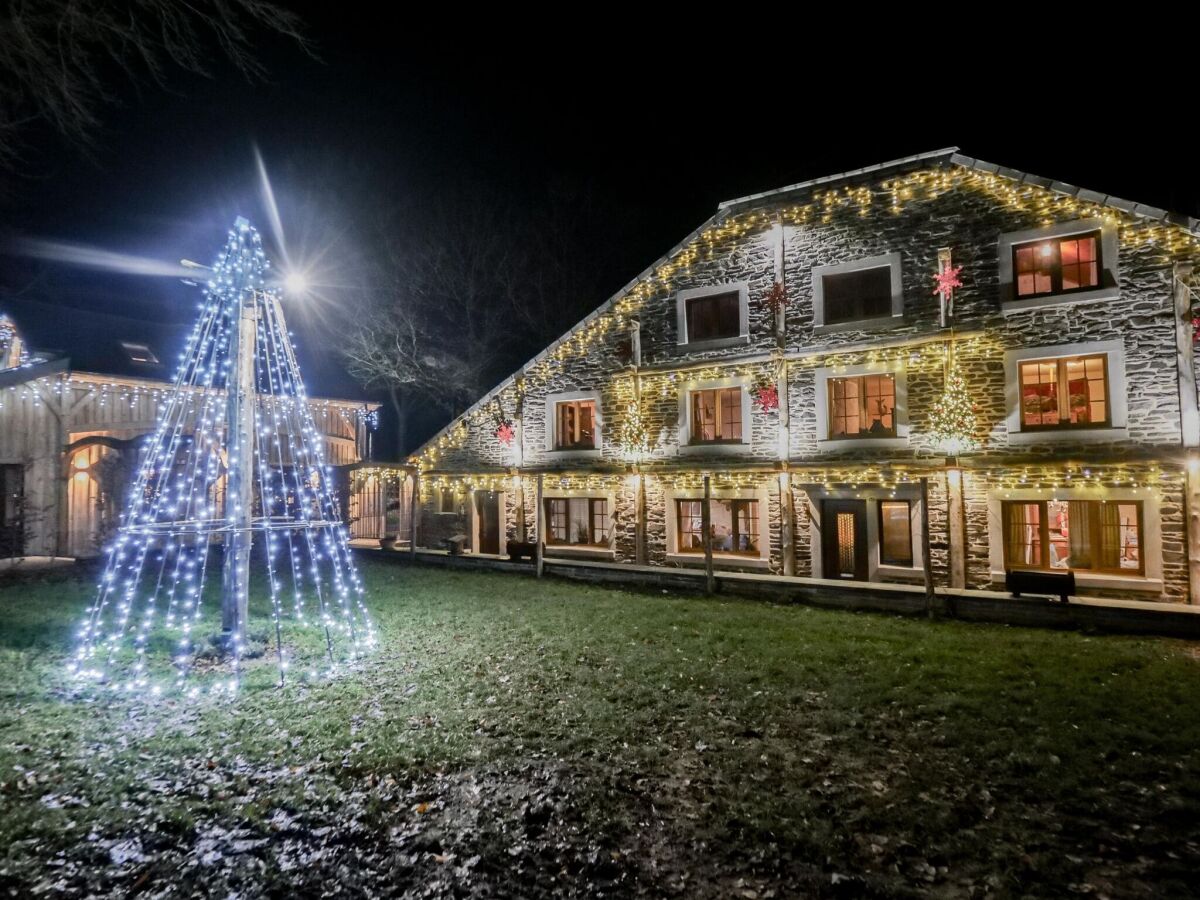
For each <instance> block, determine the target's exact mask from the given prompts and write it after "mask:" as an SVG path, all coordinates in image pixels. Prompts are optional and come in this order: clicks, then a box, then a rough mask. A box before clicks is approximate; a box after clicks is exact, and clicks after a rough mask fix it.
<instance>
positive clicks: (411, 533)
mask: <svg viewBox="0 0 1200 900" xmlns="http://www.w3.org/2000/svg"><path fill="white" fill-rule="evenodd" d="M420 478H421V470H420V469H413V471H412V493H411V495H410V496H409V498H408V510H409V513H408V552H409V554H410V555H411V556H416V555H417V520H418V519H420V518H421V502H420V497H421V481H420Z"/></svg>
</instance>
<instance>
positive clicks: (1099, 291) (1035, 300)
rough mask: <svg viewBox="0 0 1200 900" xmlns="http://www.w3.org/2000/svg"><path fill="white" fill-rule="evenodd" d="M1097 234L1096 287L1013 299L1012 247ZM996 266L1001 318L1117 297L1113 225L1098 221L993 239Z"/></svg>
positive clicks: (1061, 224) (1080, 221) (1077, 221)
mask: <svg viewBox="0 0 1200 900" xmlns="http://www.w3.org/2000/svg"><path fill="white" fill-rule="evenodd" d="M1095 231H1099V232H1100V243H1099V248H1098V251H1097V254H1098V256H1099V278H1100V284H1099V285H1097V286H1096V287H1091V288H1086V289H1074V288H1073V289H1071V290H1070V291H1067V292H1066V293H1062V294H1036V295H1028V296H1024V297H1019V296H1017V281H1016V255H1015V254H1014V253H1013V247H1015V246H1018V245H1028V244H1036V243H1041V242H1043V241H1048V240H1055V239H1060V238H1070V237H1074V236H1077V235H1083V234H1089V233H1091V232H1095ZM996 244H997V247H996V252H997V257H998V259H997V262H998V263H999V270H1000V313H1001V315H1004V316H1009V315H1018V314H1020V313H1022V312H1023V311H1025V310H1032V309H1048V308H1052V307H1055V306H1062V305H1070V304H1077V303H1094V302H1101V301H1105V300H1115V299H1116V298H1118V297H1119V296H1120V295H1121V289H1120V281H1119V279H1118V274H1119V273H1118V267H1119V263H1120V241H1119V239H1118V235H1117V226H1116V223H1115V222H1113V221H1111V220H1105V219H1102V218H1091V219H1075V220H1073V221H1068V222H1058V223H1055V224H1053V225H1041V226H1039V227H1037V228H1026V229H1023V230H1021V231H1009V232H1004V233H1002V234H1000V235H999V237H998V239H997V242H996Z"/></svg>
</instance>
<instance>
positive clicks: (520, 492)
mask: <svg viewBox="0 0 1200 900" xmlns="http://www.w3.org/2000/svg"><path fill="white" fill-rule="evenodd" d="M513 490H514V491H515V492H516V494H517V540H518V541H520V542H521V543H522V544H524V543H525V542H526V541H527V540H529V538H528V534H529V531H528V529H527V528H526V525H525V482H524V481H523V480H522V479H521V476H520V475H514V476H513Z"/></svg>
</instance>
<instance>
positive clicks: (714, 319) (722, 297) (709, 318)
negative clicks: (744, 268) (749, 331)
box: [686, 291, 741, 343]
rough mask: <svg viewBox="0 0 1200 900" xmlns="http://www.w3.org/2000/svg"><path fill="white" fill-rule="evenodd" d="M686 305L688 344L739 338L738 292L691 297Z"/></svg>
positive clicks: (739, 308)
mask: <svg viewBox="0 0 1200 900" xmlns="http://www.w3.org/2000/svg"><path fill="white" fill-rule="evenodd" d="M686 303H687V306H686V310H687V339H688V342H689V343H691V342H693V341H714V340H720V339H722V338H735V337H738V336H740V334H741V294H740V293H739V292H738V291H730V292H728V293H724V294H709V295H707V296H703V297H692V298H690V299H689V300H687V301H686Z"/></svg>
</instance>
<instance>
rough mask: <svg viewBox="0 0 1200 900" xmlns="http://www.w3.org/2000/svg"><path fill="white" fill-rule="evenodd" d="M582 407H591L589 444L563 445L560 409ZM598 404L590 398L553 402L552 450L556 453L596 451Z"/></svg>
mask: <svg viewBox="0 0 1200 900" xmlns="http://www.w3.org/2000/svg"><path fill="white" fill-rule="evenodd" d="M584 405H587V406H590V407H591V413H592V440H591V443H589V444H564V443H563V442H562V424H563V423H562V409H563V407H565V406H574V407H577V408H578V407H582V406H584ZM599 406H600V404H599V403H598V402H597V401H596V400H595V399H594V398H592V397H575V398H572V399H569V400H568V399H563V400H555V401H554V449H555V450H557V451H568V452H570V451H576V452H578V451H581V450H595V449H597V445H598V442H599V441H598V439H599V428H598V427H597V423H598V422H599V415H598V414H597V410H598V409H599ZM578 421H579V420H578V412H577V413H576V430H579V428H578Z"/></svg>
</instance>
